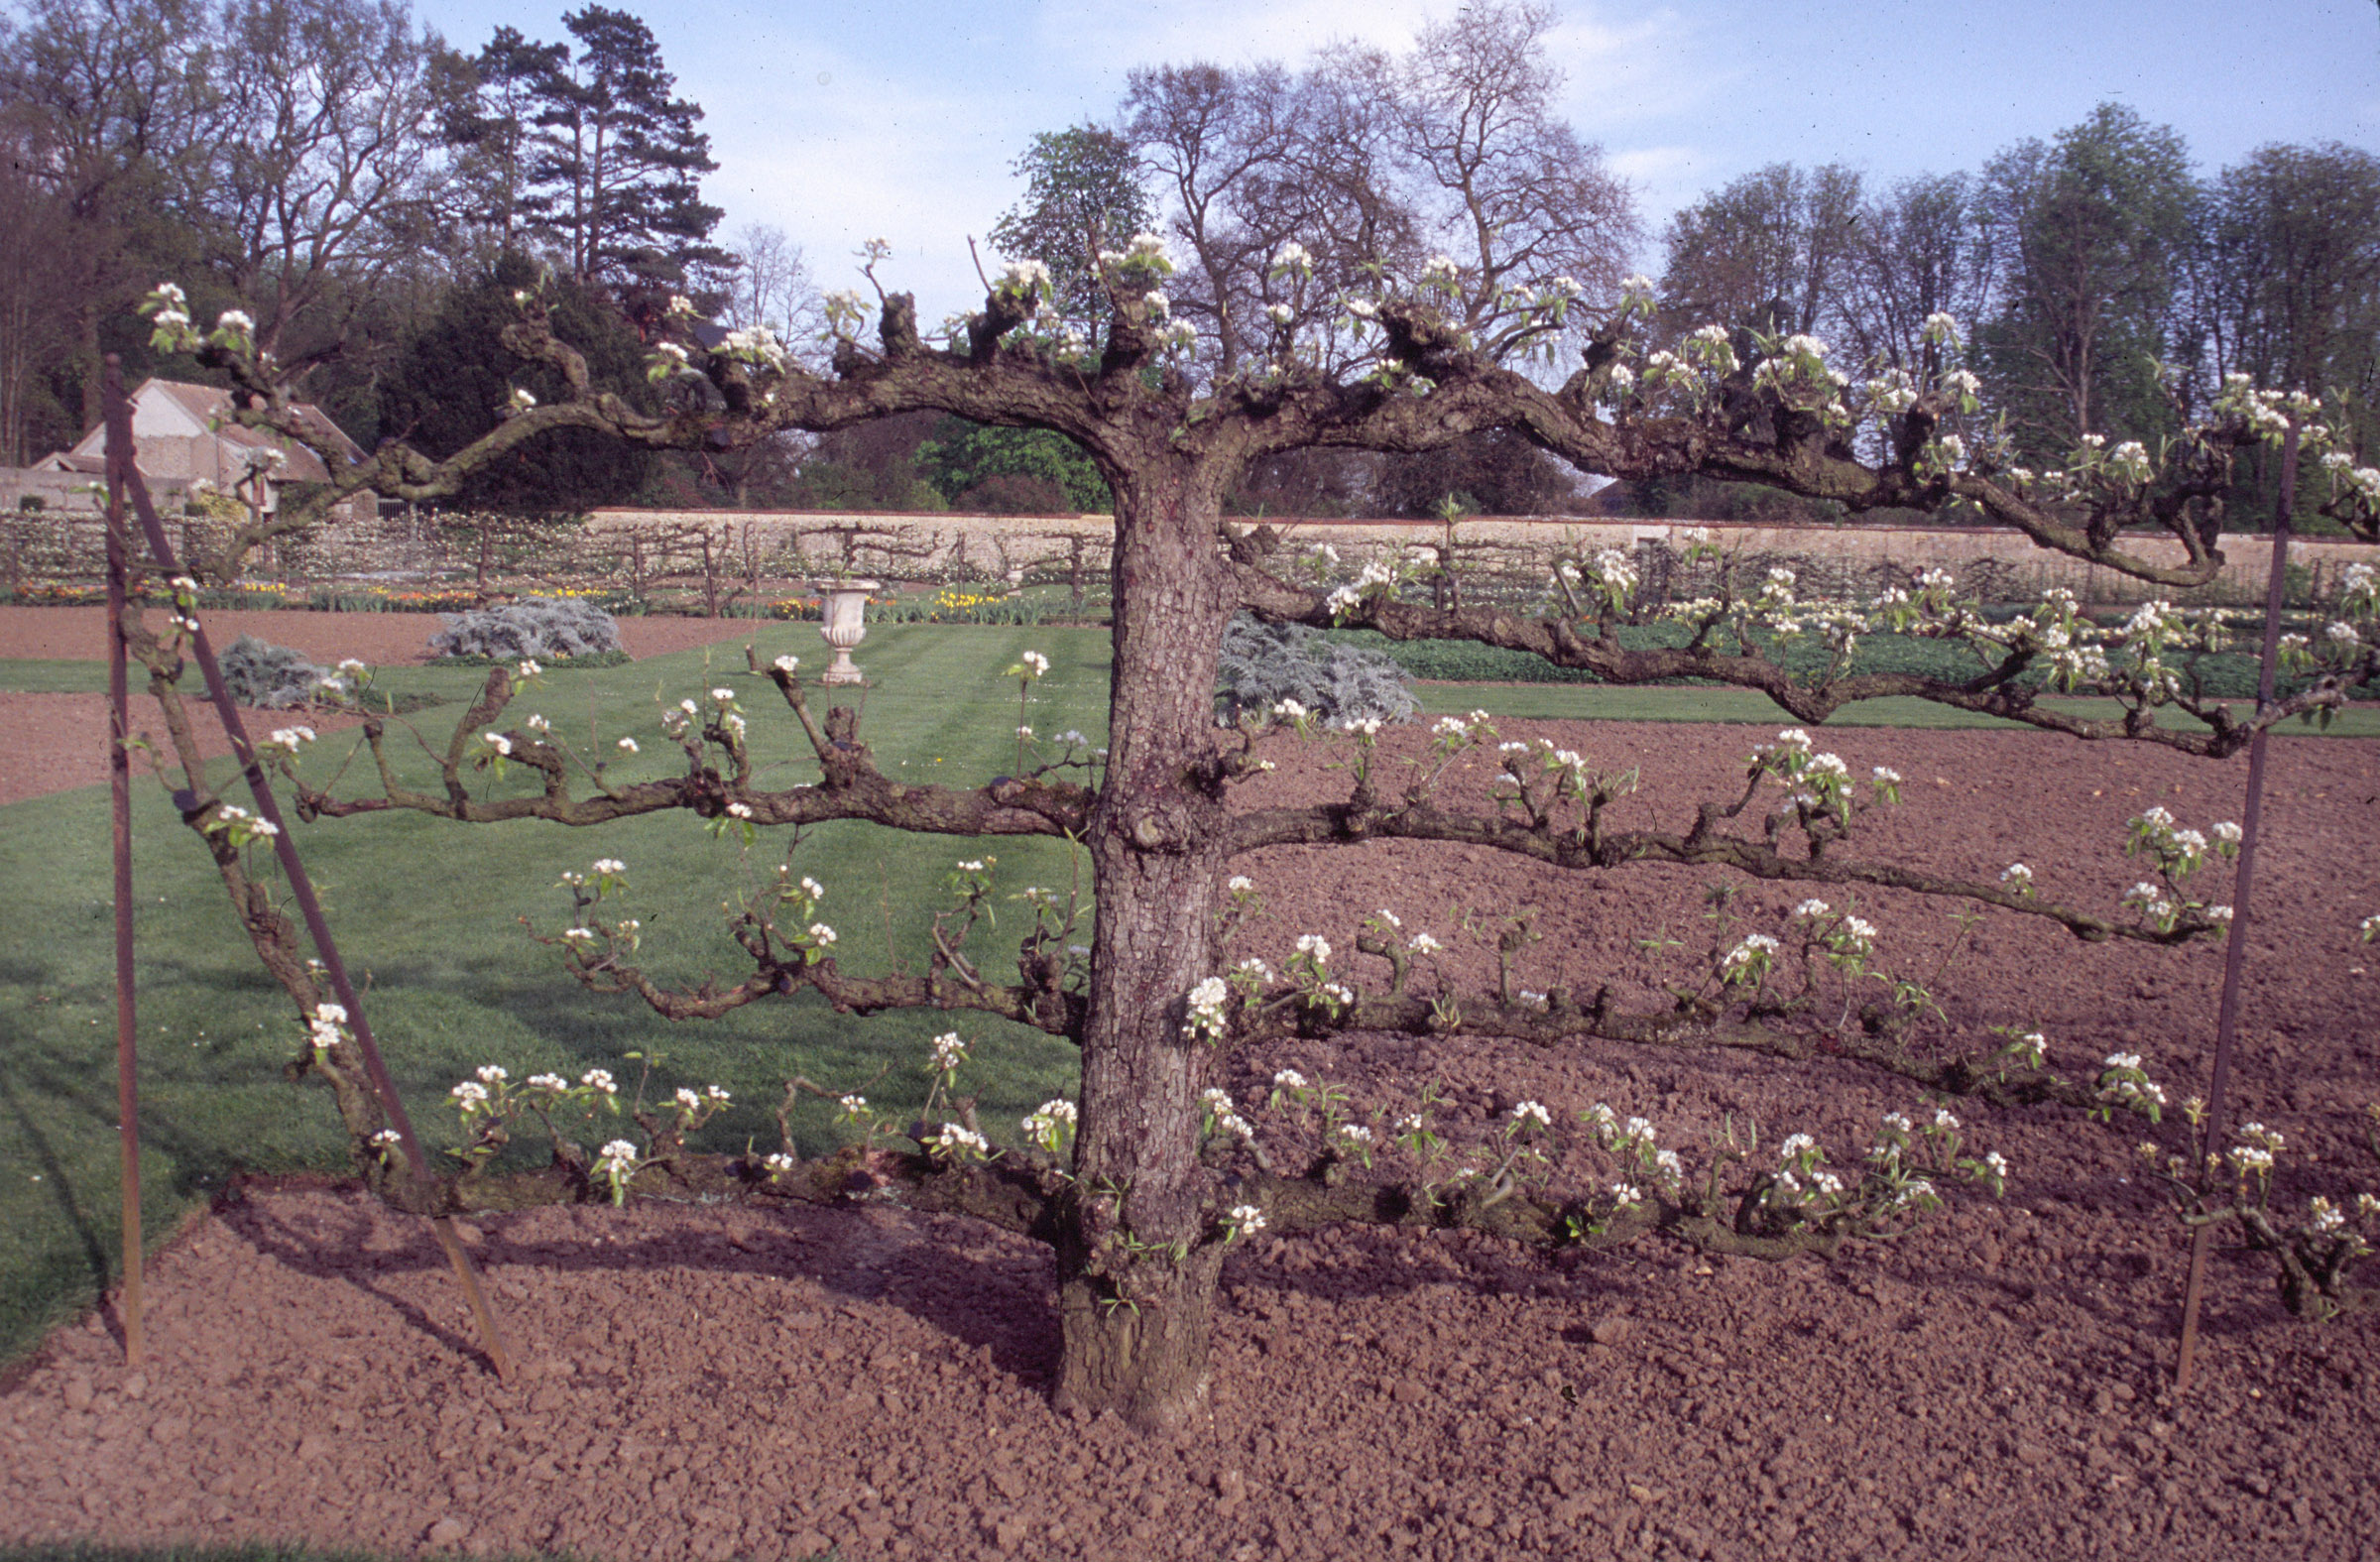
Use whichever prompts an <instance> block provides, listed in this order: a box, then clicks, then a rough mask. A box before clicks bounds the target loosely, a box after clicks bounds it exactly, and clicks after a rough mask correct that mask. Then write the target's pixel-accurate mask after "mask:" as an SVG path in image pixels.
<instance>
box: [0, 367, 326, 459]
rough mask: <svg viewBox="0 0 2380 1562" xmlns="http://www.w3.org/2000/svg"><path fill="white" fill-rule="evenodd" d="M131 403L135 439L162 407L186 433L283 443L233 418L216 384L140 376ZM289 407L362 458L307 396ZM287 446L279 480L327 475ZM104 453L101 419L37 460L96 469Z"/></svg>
mask: <svg viewBox="0 0 2380 1562" xmlns="http://www.w3.org/2000/svg"><path fill="white" fill-rule="evenodd" d="M132 406H133V418H134V427H135V432H134V443H135V444H136V445H137V444H138V443H139V440H140V435H139V432H138V428H139V422H140V418H141V414H142V413H143V412H145V411H166V412H170V413H171V414H176V415H179V418H178V419H177V421H180V420H182V419H186V420H188V421H189V422H190V424H191V425H192V426H191V433H190V436H191V437H205V436H209V435H211V436H212V437H213V438H214V439H215V440H217V441H218V442H219V443H221V444H223V445H224V446H226V447H227V448H229V449H232V450H275V449H283V448H285V447H284V446H283V444H282V442H281V441H280V440H279V439H276V438H274V437H273V436H272V435H270V434H266V433H261V432H259V431H258V430H256V429H254V428H249V427H246V426H243V425H242V424H240V423H238V422H236V421H233V418H232V411H233V409H232V405H231V393H230V392H229V391H226V390H223V389H221V388H220V387H217V386H212V385H186V384H183V383H182V382H180V381H179V380H160V379H155V378H151V379H148V380H144V381H142V382H141V388H140V389H139V390H137V391H135V392H133V393H132ZM292 411H294V412H295V413H296V414H297V418H298V420H299V421H301V422H303V423H304V424H305V425H306V427H307V428H308V429H310V430H312V431H314V432H315V434H316V435H317V437H320V438H322V439H324V440H326V441H328V442H329V444H330V445H331V447H332V448H334V449H336V450H338V451H340V452H341V453H343V454H344V455H345V456H346V458H347V459H348V460H349V461H350V462H354V461H361V460H362V459H363V458H364V451H363V447H362V446H361V445H359V444H357V443H356V442H355V441H354V440H352V439H350V438H348V437H347V435H346V433H345V432H344V431H343V430H341V429H340V427H339V425H338V424H336V423H334V422H332V421H330V419H329V417H328V415H326V414H325V413H324V412H323V411H322V409H320V408H319V407H316V406H314V405H313V404H312V403H311V402H301V403H299V404H298V405H297V407H295V408H293V409H292ZM286 448H287V452H288V464H287V465H285V466H284V467H283V468H282V470H281V474H280V475H281V478H282V480H283V481H285V482H286V481H293V480H294V481H297V482H301V483H319V482H323V481H325V480H327V479H328V478H329V476H330V473H329V471H328V470H327V469H325V468H324V467H323V465H322V462H321V460H320V459H319V458H318V457H316V456H315V454H314V453H313V452H312V451H311V450H308V449H306V448H305V447H304V446H302V445H291V446H288V447H286ZM106 455H107V425H106V424H105V423H101V424H100V425H99V426H97V427H95V428H93V429H91V430H90V432H88V433H86V434H84V435H83V436H82V438H81V439H80V440H79V441H77V442H76V443H75V445H74V447H73V448H72V449H71V450H60V451H57V452H55V453H54V454H51V455H48V456H45V457H43V458H42V460H41V461H40V462H38V463H36V464H37V465H40V466H44V467H49V468H51V469H53V470H59V471H91V472H96V471H103V470H104V469H105V464H106Z"/></svg>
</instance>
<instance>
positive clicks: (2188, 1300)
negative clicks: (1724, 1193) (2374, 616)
mask: <svg viewBox="0 0 2380 1562" xmlns="http://www.w3.org/2000/svg"><path fill="white" fill-rule="evenodd" d="M2297 502H2298V427H2297V424H2296V423H2295V422H2292V423H2291V424H2290V426H2289V432H2288V433H2287V434H2286V435H2285V436H2284V437H2283V439H2282V441H2281V503H2280V507H2279V509H2278V511H2277V512H2276V513H2275V515H2274V517H2273V566H2272V578H2271V579H2270V580H2268V581H2266V582H2265V590H2264V660H2263V662H2262V664H2261V665H2260V666H2259V667H2258V669H2257V673H2256V713H2257V714H2258V715H2259V716H2261V715H2263V714H2264V713H2265V712H2266V711H2268V710H2270V709H2272V705H2273V681H2274V670H2275V668H2276V667H2277V666H2278V664H2279V662H2280V660H2281V607H2282V600H2283V594H2284V593H2283V588H2284V587H2285V585H2286V584H2287V576H2288V566H2289V527H2290V520H2291V513H2292V512H2293V511H2294V510H2295V509H2296V508H2297ZM2271 730H2272V729H2270V728H2269V727H2259V728H2257V729H2256V733H2255V736H2253V737H2252V738H2250V739H2249V740H2248V795H2247V801H2246V802H2245V803H2244V804H2243V805H2242V807H2241V811H2240V821H2239V875H2238V878H2237V881H2236V882H2235V884H2234V885H2233V888H2232V891H2231V941H2230V943H2229V944H2228V945H2227V946H2226V947H2225V948H2224V950H2223V996H2222V1001H2221V1003H2220V1005H2219V1006H2218V1008H2217V1009H2216V1012H2215V1021H2214V1075H2213V1078H2212V1079H2210V1080H2209V1081H2208V1082H2207V1086H2206V1121H2205V1126H2204V1128H2203V1130H2202V1131H2201V1132H2202V1133H2203V1134H2204V1136H2205V1137H2204V1139H2203V1140H2202V1141H2201V1145H2202V1146H2203V1148H2204V1150H2205V1151H2206V1152H2207V1153H2214V1152H2215V1143H2216V1141H2218V1140H2219V1139H2220V1138H2221V1136H2222V1132H2223V1108H2224V1107H2225V1106H2226V1105H2227V1104H2228V1099H2229V1093H2230V1086H2231V1051H2232V1046H2233V1043H2234V1042H2235V1041H2236V1040H2237V1039H2238V1035H2239V989H2240V977H2241V973H2242V970H2243V968H2244V967H2245V966H2246V964H2247V955H2248V923H2249V920H2250V914H2249V909H2248V902H2249V900H2250V892H2251V891H2252V889H2253V888H2254V886H2255V883H2256V843H2257V838H2258V836H2259V834H2260V833H2261V826H2262V824H2263V822H2264V751H2265V739H2266V738H2267V736H2268V735H2269V734H2270V732H2271ZM2194 1170H2195V1173H2196V1175H2197V1178H2198V1181H2199V1185H2200V1186H2201V1188H2203V1187H2204V1186H2205V1183H2206V1178H2207V1170H2206V1165H2205V1162H2204V1161H2203V1160H2202V1159H2201V1161H2200V1163H2199V1165H2198V1166H2197V1167H2195V1168H2194ZM2213 1240H2214V1227H2213V1226H2212V1225H2211V1224H2209V1225H2203V1226H2199V1227H2196V1228H2194V1229H2193V1230H2192V1232H2191V1234H2190V1277H2189V1278H2188V1279H2187V1280H2185V1281H2184V1282H2183V1286H2182V1344H2181V1349H2180V1351H2179V1353H2178V1354H2177V1355H2176V1357H2175V1360H2174V1392H2175V1393H2176V1394H2184V1393H2188V1392H2189V1391H2190V1379H2191V1371H2192V1369H2193V1368H2194V1367H2195V1366H2196V1365H2197V1362H2198V1353H2199V1310H2200V1307H2201V1304H2202V1303H2203V1302H2204V1300H2205V1294H2206V1249H2207V1247H2208V1246H2209V1245H2210V1244H2211V1243H2212V1242H2213Z"/></svg>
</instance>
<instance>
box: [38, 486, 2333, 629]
mask: <svg viewBox="0 0 2380 1562" xmlns="http://www.w3.org/2000/svg"><path fill="white" fill-rule="evenodd" d="M170 508H178V507H170ZM169 521H170V524H173V525H176V526H179V532H180V535H179V536H178V537H177V538H176V541H177V542H178V543H179V545H182V546H184V547H185V548H186V547H188V546H189V545H190V544H192V543H195V542H200V541H206V540H207V539H208V537H209V536H210V535H211V533H212V532H214V531H218V530H220V529H219V528H218V527H217V526H216V525H215V524H214V523H209V522H205V521H197V520H179V519H178V518H174V517H172V516H171V515H170V516H169ZM1249 524H1251V525H1255V524H1262V525H1269V526H1271V527H1273V528H1275V529H1277V530H1278V531H1279V532H1280V533H1281V535H1282V536H1283V539H1284V541H1286V542H1287V544H1288V545H1289V546H1291V547H1293V548H1301V549H1302V548H1308V547H1312V546H1316V545H1319V544H1323V543H1328V544H1330V545H1331V546H1332V547H1334V548H1335V549H1336V550H1337V551H1338V552H1339V554H1340V557H1341V566H1342V567H1341V568H1340V569H1339V570H1338V571H1335V574H1336V575H1337V577H1338V578H1342V579H1344V578H1348V577H1350V576H1352V575H1353V573H1354V572H1355V571H1356V569H1358V568H1359V567H1361V565H1362V563H1363V562H1364V561H1366V560H1367V559H1368V558H1370V557H1374V556H1378V555H1381V554H1384V553H1388V552H1393V551H1394V550H1395V549H1397V548H1399V547H1407V548H1411V549H1415V550H1417V551H1419V552H1420V553H1422V554H1423V555H1424V556H1425V557H1428V558H1435V556H1436V555H1437V554H1438V553H1439V552H1440V551H1441V550H1443V549H1444V548H1446V547H1447V545H1448V541H1449V534H1448V532H1447V529H1446V528H1445V527H1444V526H1443V525H1441V524H1439V523H1437V522H1419V521H1415V522H1397V521H1337V520H1330V521H1322V520H1280V519H1273V520H1268V521H1265V522H1262V523H1256V522H1250V523H1249ZM1689 529H1699V530H1700V531H1701V532H1703V533H1707V534H1708V536H1709V541H1711V542H1712V543H1713V544H1714V545H1715V546H1716V547H1717V549H1718V556H1717V557H1716V558H1711V559H1703V560H1698V561H1695V562H1694V563H1692V564H1689V563H1688V562H1687V560H1686V557H1685V553H1686V549H1687V542H1686V541H1685V539H1684V537H1683V534H1684V533H1686V532H1687V531H1688V530H1689ZM1113 536H1114V534H1113V523H1112V522H1111V520H1110V519H1109V518H1108V517H1106V516H1081V515H1074V516H1069V515H1058V516H985V515H957V514H918V515H874V514H856V513H848V512H831V511H648V510H599V511H596V512H595V513H594V514H593V515H592V516H591V517H589V518H588V519H587V520H586V521H585V522H584V523H583V524H579V525H566V526H558V527H556V526H537V525H532V524H527V523H523V522H519V521H513V520H505V519H501V518H486V517H466V516H437V515H433V514H430V513H428V512H420V511H415V510H411V509H400V508H395V507H392V508H391V509H390V511H389V512H388V513H386V514H383V515H381V516H379V517H377V518H375V519H374V520H371V521H369V522H363V523H357V524H347V525H337V526H330V527H325V528H322V529H320V530H318V531H317V532H315V533H313V534H311V535H309V536H308V537H305V538H303V539H300V540H297V541H289V542H285V543H283V544H282V545H281V547H280V548H279V550H278V551H277V553H276V554H275V555H274V556H273V557H271V558H269V559H268V560H266V561H265V567H264V568H263V569H261V570H259V571H257V573H259V574H261V575H264V576H268V577H271V576H278V577H280V578H284V579H290V580H294V581H302V582H308V583H319V582H322V581H326V580H332V579H381V580H391V579H409V578H410V579H427V578H445V579H449V580H451V579H453V578H455V577H457V576H477V577H480V578H482V579H486V580H490V581H493V580H498V579H502V580H506V581H510V582H516V583H517V582H519V581H521V580H524V579H528V580H547V581H552V582H556V583H562V582H575V583H582V584H586V583H601V584H604V585H608V586H612V587H615V588H625V589H627V590H629V591H631V592H632V593H634V594H635V595H638V596H640V597H642V596H643V595H644V594H645V591H646V590H647V588H649V587H651V588H655V589H664V588H665V589H671V590H692V591H694V592H696V593H699V594H706V595H709V596H712V597H714V598H716V597H719V596H720V595H722V594H730V595H732V594H736V593H739V592H741V593H747V594H757V593H759V592H761V591H763V590H765V589H767V585H766V584H765V583H781V582H786V581H800V580H804V579H807V578H810V577H814V576H817V575H820V574H825V573H835V572H842V573H852V574H863V575H875V576H879V577H882V578H887V579H895V580H933V581H993V582H1003V581H1005V582H1015V581H1021V580H1025V579H1031V580H1035V581H1045V582H1047V581H1055V582H1067V583H1072V584H1075V585H1077V586H1080V585H1083V584H1086V583H1097V582H1100V581H1102V580H1104V576H1105V572H1106V566H1107V555H1108V550H1109V546H1110V543H1111V542H1112V541H1113ZM101 541H102V539H101V535H100V527H99V523H98V520H97V518H96V517H95V516H92V515H90V514H88V513H87V512H86V513H82V514H70V513H60V511H58V510H50V511H46V512H42V513H36V514H21V513H16V512H5V513H0V571H4V572H5V575H6V578H7V579H8V580H9V581H10V582H11V583H16V582H21V581H23V580H25V579H28V578H50V579H65V580H76V579H95V578H97V576H98V574H99V571H100V568H101V560H102V552H101ZM2129 545H2130V546H2131V547H2132V548H2133V549H2134V550H2135V551H2137V552H2139V553H2141V554H2144V555H2146V556H2148V557H2151V558H2157V559H2161V560H2167V561H2171V562H2175V563H2179V562H2180V561H2181V558H2182V549H2181V545H2180V544H2179V543H2178V542H2174V541H2170V540H2165V539H2153V538H2141V539H2138V540H2137V541H2131V542H2130V543H2129ZM1452 546H1453V551H1454V558H1455V563H1456V565H1457V569H1458V572H1459V573H1460V574H1461V575H1462V576H1463V577H1464V579H1465V581H1466V583H1467V589H1469V590H1470V591H1472V592H1475V593H1482V594H1486V595H1490V596H1494V597H1497V598H1501V599H1513V600H1517V599H1521V598H1531V597H1534V596H1535V595H1536V594H1537V593H1539V592H1540V591H1542V589H1543V587H1544V585H1545V581H1546V577H1547V574H1548V572H1549V570H1550V569H1551V566H1552V563H1553V561H1554V559H1555V558H1556V557H1558V556H1561V555H1563V554H1566V553H1576V552H1578V551H1580V550H1586V551H1594V550H1598V549H1602V548H1617V549H1619V550H1621V551H1623V552H1625V553H1627V554H1629V555H1630V556H1631V558H1632V559H1633V560H1634V561H1635V563H1636V566H1637V568H1638V570H1639V572H1640V575H1641V577H1642V581H1643V591H1644V594H1645V596H1646V598H1647V600H1649V601H1652V602H1661V601H1665V600H1673V599H1677V598H1684V597H1694V596H1702V595H1707V594H1713V593H1716V592H1717V591H1718V590H1719V589H1720V587H1721V585H1722V584H1723V582H1724V581H1729V580H1731V581H1732V582H1733V583H1734V584H1735V586H1736V587H1737V588H1738V589H1757V588H1758V585H1759V583H1760V581H1761V580H1762V578H1763V577H1764V576H1765V575H1766V572H1767V571H1768V570H1769V569H1770V568H1771V567H1774V566H1783V567H1786V568H1790V569H1792V570H1793V571H1794V573H1795V575H1796V577H1797V578H1798V580H1799V582H1800V588H1801V593H1802V595H1804V596H1805V597H1810V596H1850V597H1864V596H1868V595H1872V594H1873V593H1875V592H1876V591H1879V590H1881V589H1883V588H1885V587H1887V586H1891V585H1899V584H1905V583H1906V582H1907V581H1908V579H1909V578H1910V576H1911V575H1913V574H1914V573H1916V572H1917V571H1919V570H1921V569H1928V568H1936V569H1947V570H1949V571H1950V572H1951V573H1952V575H1953V576H1954V577H1956V579H1957V581H1958V584H1959V589H1960V590H1961V591H1962V592H1966V593H1972V594H1974V595H1976V596H1979V597H1982V598H1984V599H1986V600H1992V601H2017V600H2030V599H2033V598H2036V597H2038V596H2039V595H2040V594H2041V593H2042V592H2044V591H2046V590H2048V589H2050V588H2051V587H2055V586H2063V587H2065V588H2067V589H2069V590H2071V591H2073V592H2075V593H2076V594H2077V595H2078V596H2080V597H2082V599H2083V600H2084V601H2086V602H2092V603H2103V604H2109V605H2117V604H2123V603H2128V602H2136V601H2140V600H2143V599H2145V598H2147V597H2150V596H2173V595H2177V593H2172V592H2167V591H2163V590H2160V589H2157V588H2153V587H2148V586H2144V585H2143V584H2142V583H2140V582H2138V581H2134V580H2129V579H2126V578H2123V577H2120V576H2117V575H2115V574H2113V573H2112V572H2110V571H2108V570H2105V569H2102V568H2099V567H2098V566H2096V565H2092V564H2086V563H2083V562H2082V561H2080V560H2077V559H2072V558H2067V557H2064V556H2062V555H2058V554H2053V553H2050V552H2047V551H2045V550H2043V549H2041V548H2038V547H2036V546H2034V545H2033V544H2032V542H2031V541H2028V540H2027V539H2026V538H2025V537H2024V536H2023V535H2022V534H2021V533H2018V532H2015V531H2011V530H2005V529H1997V528H1984V527H1860V526H1843V527H1781V526H1762V525H1756V524H1746V523H1725V522H1717V523H1703V524H1700V525H1699V528H1698V524H1696V523H1689V522H1668V521H1657V522H1642V521H1598V520H1588V519H1576V518H1545V519H1535V518H1527V517H1473V518H1471V519H1468V520H1465V521H1463V522H1461V523H1460V524H1459V525H1458V526H1457V527H1456V528H1455V530H1454V532H1453V534H1452ZM2222 547H2223V551H2224V553H2225V555H2226V556H2227V557H2228V558H2229V559H2230V563H2229V564H2228V565H2226V566H2225V568H2224V570H2223V573H2222V576H2221V578H2220V579H2219V580H2218V581H2217V582H2216V583H2215V584H2213V585H2211V586H2207V587H2204V588H2201V589H2200V590H2198V591H2193V592H2185V593H2179V594H2178V595H2179V596H2180V597H2181V598H2182V600H2184V601H2188V602H2196V603H2226V604H2238V605H2243V606H2244V605H2251V604H2259V603H2261V602H2262V601H2263V598H2264V590H2265V574H2266V569H2267V565H2268V562H2269V560H2270V558H2271V548H2270V544H2269V541H2267V540H2266V539H2265V538H2263V537H2259V536H2256V535H2254V534H2227V535H2226V536H2225V537H2224V538H2223V539H2222ZM2357 562H2361V563H2370V564H2375V565H2380V547H2376V546H2373V545H2371V544H2368V543H2359V542H2350V541H2337V540H2332V539H2320V540H2301V541H2296V542H2293V543H2292V544H2291V547H2290V564H2291V579H2290V581H2289V587H2290V595H2291V598H2292V600H2293V601H2298V602H2305V601H2307V600H2309V599H2314V600H2320V599H2322V598H2325V597H2327V596H2329V595H2331V594H2332V593H2333V592H2335V590H2336V588H2337V583H2338V579H2339V576H2340V574H2341V572H2342V571H2343V570H2344V569H2345V567H2346V566H2347V565H2348V564H2350V563H2357Z"/></svg>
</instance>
